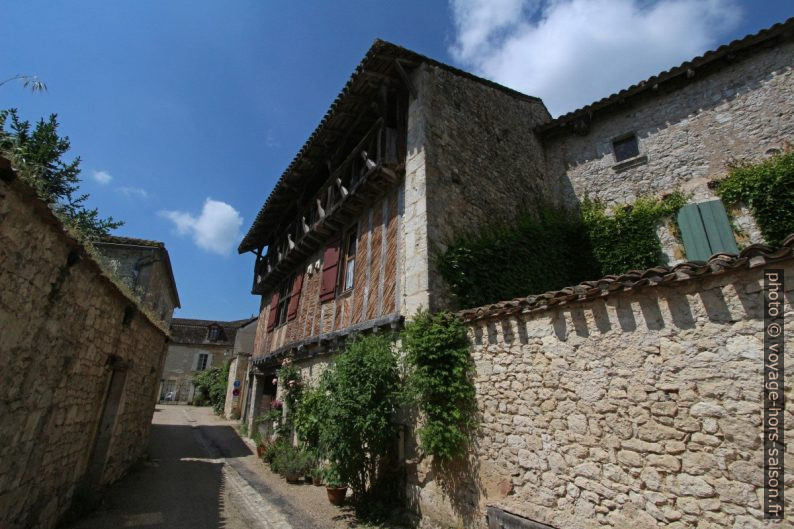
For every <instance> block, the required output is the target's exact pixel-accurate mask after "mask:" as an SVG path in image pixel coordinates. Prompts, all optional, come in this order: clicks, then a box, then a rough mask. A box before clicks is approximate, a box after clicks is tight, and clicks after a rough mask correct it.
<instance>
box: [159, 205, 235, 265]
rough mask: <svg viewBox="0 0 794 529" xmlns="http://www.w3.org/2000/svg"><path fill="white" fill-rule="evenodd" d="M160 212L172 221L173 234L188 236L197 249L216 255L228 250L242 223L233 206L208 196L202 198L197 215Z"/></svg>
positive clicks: (181, 212) (180, 212) (233, 243)
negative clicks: (175, 232)
mask: <svg viewBox="0 0 794 529" xmlns="http://www.w3.org/2000/svg"><path fill="white" fill-rule="evenodd" d="M160 215H162V216H163V217H165V218H167V219H170V220H171V221H172V222H173V223H174V227H175V228H176V231H177V233H179V234H180V235H190V236H191V237H192V238H193V241H194V242H195V243H196V245H197V246H198V247H199V248H203V249H205V250H208V251H210V252H214V253H217V254H220V255H227V254H229V253H230V252H231V250H232V248H233V247H234V245H235V243H236V242H237V241H238V239H239V238H240V226H242V224H243V217H241V216H240V213H239V212H238V211H237V210H236V209H234V208H233V207H232V206H230V205H229V204H227V203H225V202H221V201H219V200H212V199H211V198H207V200H206V201H204V207H203V208H202V209H201V214H200V215H199V216H198V217H194V216H193V215H191V214H190V213H186V212H184V211H161V212H160Z"/></svg>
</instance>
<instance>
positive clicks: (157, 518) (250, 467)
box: [69, 405, 318, 529]
mask: <svg viewBox="0 0 794 529" xmlns="http://www.w3.org/2000/svg"><path fill="white" fill-rule="evenodd" d="M231 424H232V423H231V422H228V421H224V420H223V419H220V418H218V417H216V416H215V415H213V413H212V410H211V409H210V408H196V407H192V406H176V405H172V406H157V409H156V411H155V414H154V420H153V423H152V432H151V437H150V440H149V455H150V460H149V461H147V462H145V463H142V464H141V465H140V466H138V467H137V468H134V469H133V470H132V471H131V472H130V474H129V475H127V476H126V477H125V478H124V479H122V480H121V481H119V482H118V483H116V484H114V485H113V486H112V487H110V489H109V490H108V491H107V494H106V496H105V497H104V499H103V501H102V504H101V506H100V508H99V509H98V510H96V511H95V512H93V513H91V514H89V515H88V516H86V517H85V518H84V519H82V520H80V521H78V522H77V523H75V524H73V525H71V526H69V529H107V528H111V527H146V528H152V529H155V528H169V529H181V528H185V529H188V528H189V529H203V528H206V529H215V528H223V529H247V528H250V529H289V528H292V527H295V528H306V529H312V528H315V527H318V525H317V523H316V522H315V521H314V520H312V519H310V518H309V517H307V516H306V514H304V513H303V512H302V511H300V510H298V509H296V508H295V507H294V506H293V505H292V504H290V502H289V500H287V499H285V498H284V497H283V496H282V495H280V494H279V493H278V492H274V491H273V490H272V486H271V484H268V483H267V480H266V479H265V478H266V476H263V465H262V462H261V461H259V460H258V459H257V457H256V454H254V453H252V451H251V449H250V448H249V447H248V446H247V445H246V444H245V443H243V442H242V441H241V440H240V438H239V437H238V435H237V432H236V431H235V430H234V428H233V427H232V426H231Z"/></svg>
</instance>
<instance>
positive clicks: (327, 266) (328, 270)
mask: <svg viewBox="0 0 794 529" xmlns="http://www.w3.org/2000/svg"><path fill="white" fill-rule="evenodd" d="M341 242H342V241H341V240H340V239H337V240H335V241H332V242H331V243H330V244H329V245H328V246H326V247H325V251H324V252H323V283H322V287H321V288H320V301H328V300H330V299H333V298H334V292H336V276H337V273H336V271H337V268H339V244H340V243H341Z"/></svg>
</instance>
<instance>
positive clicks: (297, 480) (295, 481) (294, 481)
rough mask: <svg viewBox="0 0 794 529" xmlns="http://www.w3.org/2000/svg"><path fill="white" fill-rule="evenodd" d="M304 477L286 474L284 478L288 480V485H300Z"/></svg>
mask: <svg viewBox="0 0 794 529" xmlns="http://www.w3.org/2000/svg"><path fill="white" fill-rule="evenodd" d="M302 477H303V476H301V475H300V474H286V475H285V476H284V478H285V479H286V480H287V483H292V484H300V483H301V482H302V481H303V479H302Z"/></svg>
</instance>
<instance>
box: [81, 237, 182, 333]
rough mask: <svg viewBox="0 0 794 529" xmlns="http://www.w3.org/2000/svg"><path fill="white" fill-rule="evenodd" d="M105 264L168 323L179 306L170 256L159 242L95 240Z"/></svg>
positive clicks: (117, 238) (122, 238)
mask: <svg viewBox="0 0 794 529" xmlns="http://www.w3.org/2000/svg"><path fill="white" fill-rule="evenodd" d="M93 246H94V248H95V249H96V250H97V252H99V254H100V255H102V257H103V258H104V260H105V264H106V265H107V267H108V268H110V270H111V271H113V272H114V273H115V274H116V276H117V277H118V278H119V279H121V280H122V281H123V282H124V284H126V285H127V286H128V287H129V288H130V290H132V291H133V292H134V293H135V295H137V296H138V297H139V298H140V299H141V301H142V302H143V304H144V305H145V306H146V307H147V308H148V309H150V310H151V311H153V312H154V314H155V315H156V316H157V317H159V318H160V319H162V320H163V321H164V322H165V323H166V324H169V323H170V322H171V317H172V315H173V313H174V309H175V308H178V307H180V304H179V294H178V292H177V289H176V282H175V281H174V271H173V269H172V268H171V259H170V258H169V257H168V250H166V249H165V245H164V244H163V243H162V242H158V241H148V240H145V239H134V238H132V237H117V236H108V237H105V238H103V239H102V240H101V241H95V242H94V243H93Z"/></svg>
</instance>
